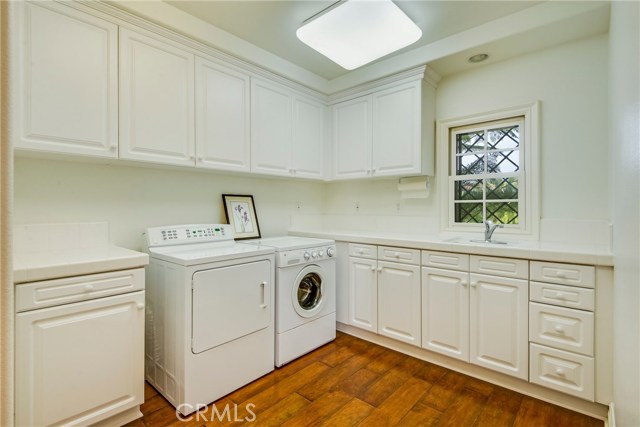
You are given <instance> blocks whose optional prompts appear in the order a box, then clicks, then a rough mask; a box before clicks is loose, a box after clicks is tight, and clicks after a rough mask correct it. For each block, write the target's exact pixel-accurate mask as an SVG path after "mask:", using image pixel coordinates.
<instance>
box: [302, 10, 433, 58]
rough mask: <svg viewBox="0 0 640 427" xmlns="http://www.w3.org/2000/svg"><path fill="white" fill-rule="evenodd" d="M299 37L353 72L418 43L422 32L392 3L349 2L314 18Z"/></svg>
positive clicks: (303, 28) (303, 27) (305, 25)
mask: <svg viewBox="0 0 640 427" xmlns="http://www.w3.org/2000/svg"><path fill="white" fill-rule="evenodd" d="M296 35H297V36H298V38H299V39H300V40H301V41H302V42H303V43H305V44H307V45H308V46H310V47H311V48H313V49H315V50H317V51H318V52H320V53H321V54H323V55H324V56H326V57H327V58H329V59H330V60H332V61H333V62H335V63H337V64H338V65H340V66H342V67H343V68H346V69H347V70H353V69H355V68H358V67H360V66H362V65H364V64H367V63H369V62H371V61H373V60H375V59H378V58H381V57H383V56H385V55H388V54H390V53H392V52H395V51H396V50H399V49H402V48H403V47H405V46H409V45H410V44H411V43H414V42H416V41H418V39H420V37H422V31H421V30H420V28H418V26H417V25H416V24H414V23H413V21H412V20H411V19H409V17H408V16H407V15H405V14H404V12H403V11H402V10H400V8H398V6H396V5H395V4H394V3H393V2H392V1H391V0H347V1H341V2H340V4H338V5H337V6H335V7H330V8H329V9H328V10H327V11H326V12H324V13H322V14H320V15H319V16H317V17H314V18H312V19H311V20H310V21H309V22H307V23H306V24H304V25H303V26H302V27H300V28H298V31H296Z"/></svg>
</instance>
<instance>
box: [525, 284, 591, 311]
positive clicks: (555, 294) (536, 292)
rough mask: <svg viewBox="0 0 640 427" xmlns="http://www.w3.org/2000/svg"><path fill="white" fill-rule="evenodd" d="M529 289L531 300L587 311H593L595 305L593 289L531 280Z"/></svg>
mask: <svg viewBox="0 0 640 427" xmlns="http://www.w3.org/2000/svg"><path fill="white" fill-rule="evenodd" d="M529 290H530V292H531V294H530V299H531V301H536V302H542V303H545V304H553V305H559V306H562V307H569V308H577V309H579V310H588V311H593V308H594V307H595V291H594V290H593V289H586V288H578V287H576V286H564V285H555V284H551V283H540V282H531V286H530V287H529Z"/></svg>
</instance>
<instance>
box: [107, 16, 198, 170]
mask: <svg viewBox="0 0 640 427" xmlns="http://www.w3.org/2000/svg"><path fill="white" fill-rule="evenodd" d="M193 81H194V55H193V54H192V53H190V52H188V51H186V50H185V49H182V48H180V47H179V46H178V45H176V44H173V43H172V42H170V41H169V40H165V39H163V38H161V37H160V36H153V37H151V36H149V35H144V34H141V33H137V32H134V31H131V30H128V29H126V28H121V29H120V158H121V159H128V160H141V161H148V162H154V163H164V164H172V165H185V166H193V165H194V164H195V153H194V148H195V140H194V127H195V124H194V113H193V110H194V83H193Z"/></svg>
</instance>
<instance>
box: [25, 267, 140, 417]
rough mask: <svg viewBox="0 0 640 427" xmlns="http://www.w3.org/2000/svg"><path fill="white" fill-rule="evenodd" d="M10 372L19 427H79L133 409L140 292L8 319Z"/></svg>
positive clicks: (136, 391)
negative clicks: (12, 348)
mask: <svg viewBox="0 0 640 427" xmlns="http://www.w3.org/2000/svg"><path fill="white" fill-rule="evenodd" d="M142 280H144V279H142ZM15 372H16V378H17V379H18V380H17V381H16V386H15V400H16V406H15V408H16V415H15V423H16V425H19V426H34V425H38V426H45V425H46V426H49V425H65V426H87V425H90V424H93V423H96V422H99V421H102V420H105V419H107V418H109V417H111V416H114V415H117V414H119V413H121V412H123V411H126V410H128V409H131V408H133V407H136V406H138V405H141V404H142V403H143V401H144V291H137V292H131V293H127V294H122V295H116V296H110V297H105V298H98V299H94V300H90V301H83V302H77V303H72V304H65V305H61V306H56V307H48V308H43V309H39V310H32V311H27V312H22V313H18V314H16V365H15Z"/></svg>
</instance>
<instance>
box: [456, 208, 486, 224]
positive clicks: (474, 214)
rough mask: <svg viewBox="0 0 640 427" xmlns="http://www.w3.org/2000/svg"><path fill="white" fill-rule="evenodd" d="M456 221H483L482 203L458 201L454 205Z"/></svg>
mask: <svg viewBox="0 0 640 427" xmlns="http://www.w3.org/2000/svg"><path fill="white" fill-rule="evenodd" d="M454 213H455V221H456V222H466V223H477V224H479V223H481V222H482V219H483V218H482V203H456V204H455V205H454Z"/></svg>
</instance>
